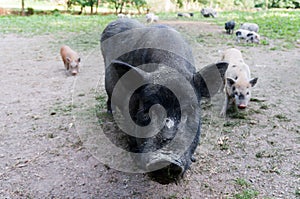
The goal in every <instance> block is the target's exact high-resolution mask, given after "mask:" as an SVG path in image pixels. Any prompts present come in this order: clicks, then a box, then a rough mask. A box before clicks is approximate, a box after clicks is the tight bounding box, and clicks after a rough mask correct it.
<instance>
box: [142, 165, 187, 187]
mask: <svg viewBox="0 0 300 199" xmlns="http://www.w3.org/2000/svg"><path fill="white" fill-rule="evenodd" d="M157 168H160V169H158V170H156V169H157ZM147 169H148V170H154V171H152V172H150V173H149V176H150V177H151V178H153V180H155V181H157V182H159V183H161V184H168V183H172V182H177V180H178V179H180V177H181V176H182V175H183V173H184V166H183V165H182V164H181V163H180V162H178V161H176V160H174V161H171V160H167V159H161V160H157V161H155V162H151V163H149V164H147Z"/></svg>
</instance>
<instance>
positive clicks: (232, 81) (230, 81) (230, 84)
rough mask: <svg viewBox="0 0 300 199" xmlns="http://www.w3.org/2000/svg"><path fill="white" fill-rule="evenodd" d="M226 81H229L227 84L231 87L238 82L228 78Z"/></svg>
mask: <svg viewBox="0 0 300 199" xmlns="http://www.w3.org/2000/svg"><path fill="white" fill-rule="evenodd" d="M226 81H227V84H228V85H229V86H230V87H231V86H232V85H233V84H234V83H235V82H236V80H234V79H232V78H230V77H227V78H226Z"/></svg>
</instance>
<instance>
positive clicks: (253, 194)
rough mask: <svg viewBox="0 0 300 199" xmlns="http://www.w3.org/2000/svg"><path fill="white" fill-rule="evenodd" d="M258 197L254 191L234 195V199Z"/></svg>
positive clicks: (248, 190) (249, 190)
mask: <svg viewBox="0 0 300 199" xmlns="http://www.w3.org/2000/svg"><path fill="white" fill-rule="evenodd" d="M258 195H259V192H258V191H256V190H254V189H245V190H243V191H242V192H241V193H238V194H235V195H234V198H236V199H252V198H256V197H257V196H258Z"/></svg>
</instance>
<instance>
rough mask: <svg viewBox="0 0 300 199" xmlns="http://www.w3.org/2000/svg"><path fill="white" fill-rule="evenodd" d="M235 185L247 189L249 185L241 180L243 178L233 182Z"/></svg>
mask: <svg viewBox="0 0 300 199" xmlns="http://www.w3.org/2000/svg"><path fill="white" fill-rule="evenodd" d="M235 183H236V184H237V185H239V186H241V187H249V186H250V183H249V182H247V180H245V179H243V178H237V179H236V180H235Z"/></svg>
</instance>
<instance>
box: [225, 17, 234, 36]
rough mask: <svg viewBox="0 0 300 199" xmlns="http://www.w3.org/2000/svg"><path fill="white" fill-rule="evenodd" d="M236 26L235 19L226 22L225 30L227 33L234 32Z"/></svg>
mask: <svg viewBox="0 0 300 199" xmlns="http://www.w3.org/2000/svg"><path fill="white" fill-rule="evenodd" d="M234 27H235V22H234V21H233V20H231V21H228V22H226V23H225V30H226V33H227V34H233V30H234Z"/></svg>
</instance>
